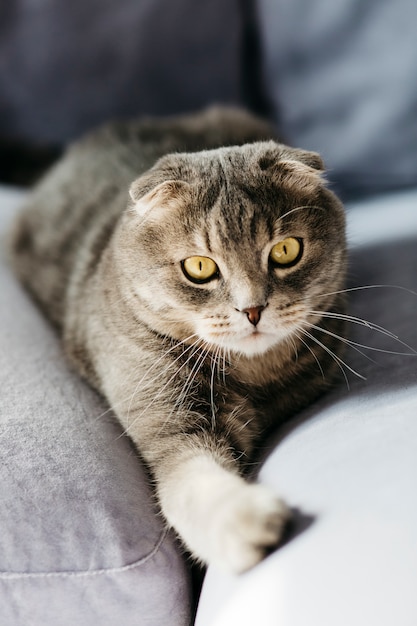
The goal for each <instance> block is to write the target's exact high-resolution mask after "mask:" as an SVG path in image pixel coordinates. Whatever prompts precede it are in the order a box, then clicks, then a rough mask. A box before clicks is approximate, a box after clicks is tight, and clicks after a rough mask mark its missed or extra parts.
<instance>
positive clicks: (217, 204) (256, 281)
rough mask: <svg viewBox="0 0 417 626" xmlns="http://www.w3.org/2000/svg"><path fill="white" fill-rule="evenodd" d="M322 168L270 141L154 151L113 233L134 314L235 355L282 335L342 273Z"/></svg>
mask: <svg viewBox="0 0 417 626" xmlns="http://www.w3.org/2000/svg"><path fill="white" fill-rule="evenodd" d="M322 169H323V164H322V161H321V159H320V158H319V156H318V155H317V154H315V153H311V152H305V151H301V150H295V149H291V148H288V147H287V146H284V145H282V144H277V143H275V142H272V141H270V142H260V143H255V144H248V145H245V146H241V147H231V148H221V149H218V150H211V151H206V152H199V153H194V154H176V155H169V156H166V157H164V158H162V159H161V160H160V161H158V163H157V164H156V165H155V166H154V167H153V168H152V169H151V170H150V171H149V172H147V173H146V174H144V175H143V176H141V177H140V178H139V179H138V180H137V181H135V182H134V183H133V184H132V186H131V189H130V196H131V204H130V206H129V208H128V210H127V212H126V214H125V215H124V218H123V220H122V224H121V228H120V232H119V236H118V239H117V246H118V254H117V258H118V262H119V266H120V271H121V273H122V276H123V281H124V289H125V290H127V291H128V293H127V294H126V296H127V297H129V298H131V302H134V303H135V304H134V306H136V307H137V317H140V318H141V319H142V320H143V321H145V322H146V323H147V324H148V325H150V326H151V327H152V328H154V329H155V330H156V331H157V332H159V333H162V334H164V335H169V336H172V337H175V338H176V339H180V340H184V339H186V340H187V341H190V342H192V341H195V340H196V339H197V338H201V340H203V341H204V342H206V345H209V346H211V349H212V350H217V348H224V349H226V350H230V351H232V352H236V353H241V354H245V355H247V356H251V355H255V354H261V353H263V352H266V351H267V350H269V349H270V348H272V347H273V346H276V345H277V344H279V343H280V342H283V341H288V340H290V339H291V338H294V337H295V336H296V335H297V329H299V328H300V326H301V325H303V324H304V323H305V322H306V320H308V319H312V318H313V317H314V316H313V315H312V314H311V313H310V312H311V311H317V310H319V309H320V310H324V308H325V307H326V306H328V305H329V303H330V302H331V300H332V298H333V296H331V295H329V296H328V295H325V294H329V293H332V292H335V291H337V290H338V289H340V287H341V285H342V282H343V279H344V271H345V267H344V265H345V232H344V211H343V208H342V206H341V204H340V202H339V201H338V200H337V198H336V197H335V196H334V195H333V194H332V193H331V192H330V191H329V190H328V189H326V187H325V184H324V182H323V178H322ZM316 319H317V316H316Z"/></svg>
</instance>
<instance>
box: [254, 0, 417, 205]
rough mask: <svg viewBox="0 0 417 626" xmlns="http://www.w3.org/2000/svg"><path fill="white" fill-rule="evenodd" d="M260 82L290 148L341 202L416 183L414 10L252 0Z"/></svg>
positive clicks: (408, 2) (407, 0)
mask: <svg viewBox="0 0 417 626" xmlns="http://www.w3.org/2000/svg"><path fill="white" fill-rule="evenodd" d="M257 5H258V8H259V14H260V23H261V36H262V44H263V51H264V59H265V73H266V79H267V81H266V83H267V88H268V90H269V95H270V97H271V102H272V105H273V109H274V113H275V117H276V119H277V121H278V123H279V126H280V128H281V129H282V133H283V134H284V136H285V137H286V138H287V140H288V141H289V142H290V143H292V144H293V145H300V146H302V147H303V148H307V149H312V150H318V151H319V152H321V153H322V154H323V155H324V158H325V161H326V163H327V166H328V167H329V168H330V173H329V177H330V179H331V180H332V181H334V182H335V183H336V185H337V187H338V189H339V190H342V191H343V192H344V194H345V195H347V194H352V193H355V194H357V193H362V192H369V191H382V190H385V189H390V188H399V187H402V186H405V185H415V184H416V183H417V114H416V113H417V46H416V29H415V25H416V23H417V3H416V2H415V1H414V0H396V1H395V2H393V1H392V0H366V1H364V0H338V1H337V2H334V1H333V0H257Z"/></svg>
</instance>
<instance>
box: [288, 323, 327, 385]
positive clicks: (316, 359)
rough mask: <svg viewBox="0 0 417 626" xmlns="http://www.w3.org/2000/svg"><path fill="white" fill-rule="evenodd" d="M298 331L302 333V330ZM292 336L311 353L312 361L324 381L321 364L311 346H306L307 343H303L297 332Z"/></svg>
mask: <svg viewBox="0 0 417 626" xmlns="http://www.w3.org/2000/svg"><path fill="white" fill-rule="evenodd" d="M300 330H301V331H302V330H303V329H302V328H300ZM294 335H295V336H296V337H297V339H298V341H301V343H302V344H303V345H304V346H305V347H306V348H307V350H308V351H309V352H310V353H311V355H312V356H313V358H314V360H315V361H316V363H317V365H318V368H319V370H320V373H321V376H322V378H323V380H326V377H325V375H324V371H323V368H322V366H321V363H320V361H319V359H318V357H317V354H316V353H315V352H314V350H313V348H312V347H311V346H309V345H308V343H307V342H306V341H304V339H303V338H302V337H300V335H299V334H298V333H297V332H294Z"/></svg>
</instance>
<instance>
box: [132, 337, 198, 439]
mask: <svg viewBox="0 0 417 626" xmlns="http://www.w3.org/2000/svg"><path fill="white" fill-rule="evenodd" d="M198 343H200V339H198V340H197V341H196V342H195V343H194V344H193V345H192V346H189V349H190V350H191V349H192V348H195V346H197V349H196V350H194V352H192V354H191V355H189V357H188V358H187V360H186V361H185V363H183V364H182V365H181V367H180V368H178V369H176V370H175V372H174V374H173V375H172V376H171V378H169V379H168V381H167V382H166V383H165V384H164V385H163V386H162V387H161V388H160V389H159V391H158V393H157V394H155V395H154V396H153V398H152V400H151V402H149V403H148V404H147V405H146V407H145V408H144V409H143V410H142V411H141V412H140V413H139V414H138V415H137V416H136V417H135V419H134V421H133V422H132V424H129V423H128V425H127V427H126V429H125V431H124V433H123V434H129V431H130V430H131V429H132V428H133V426H134V425H135V423H136V422H137V420H138V419H139V418H140V417H142V415H143V414H144V413H145V412H146V411H148V410H149V408H150V407H151V406H152V405H153V404H154V403H155V402H156V401H157V400H158V399H159V398H160V397H161V396H162V394H163V393H164V391H165V389H166V388H167V387H169V385H170V384H171V383H172V381H173V380H174V379H175V378H176V377H177V375H178V373H179V372H180V371H181V370H182V369H183V368H184V367H185V366H186V365H187V364H188V362H189V361H190V360H191V359H192V358H193V356H194V354H195V352H196V351H197V350H199V347H198V345H197V344H198ZM189 349H188V348H187V350H186V352H188V351H189ZM168 369H169V368H168ZM166 371H168V370H166ZM158 378H160V375H158ZM136 391H137V389H136Z"/></svg>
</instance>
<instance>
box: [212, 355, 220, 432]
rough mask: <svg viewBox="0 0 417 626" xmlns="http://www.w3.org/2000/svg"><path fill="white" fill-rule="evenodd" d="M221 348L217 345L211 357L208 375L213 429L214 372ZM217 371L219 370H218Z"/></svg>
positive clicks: (214, 407)
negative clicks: (209, 373) (209, 374)
mask: <svg viewBox="0 0 417 626" xmlns="http://www.w3.org/2000/svg"><path fill="white" fill-rule="evenodd" d="M220 350H221V348H220V346H218V347H217V349H216V351H215V353H214V354H213V355H212V358H211V377H210V405H211V427H212V430H214V429H215V426H216V403H215V399H214V376H215V372H216V365H218V357H219V352H220ZM218 373H219V370H218Z"/></svg>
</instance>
